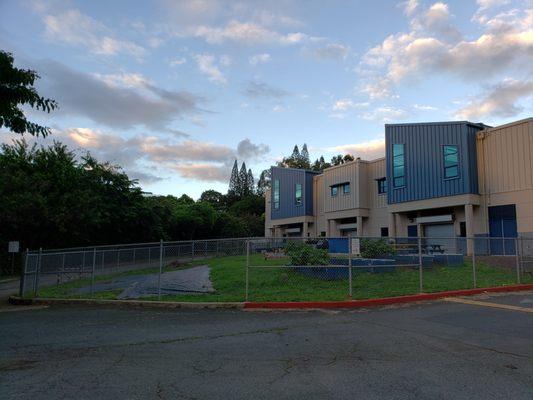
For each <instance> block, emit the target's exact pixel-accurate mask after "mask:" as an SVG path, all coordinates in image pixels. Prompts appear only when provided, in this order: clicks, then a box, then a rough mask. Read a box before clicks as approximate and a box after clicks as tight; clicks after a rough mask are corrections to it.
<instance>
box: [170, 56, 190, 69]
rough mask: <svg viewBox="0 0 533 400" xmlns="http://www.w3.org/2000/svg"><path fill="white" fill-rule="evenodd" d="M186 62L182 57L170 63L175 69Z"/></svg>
mask: <svg viewBox="0 0 533 400" xmlns="http://www.w3.org/2000/svg"><path fill="white" fill-rule="evenodd" d="M186 62H187V60H186V59H185V58H184V57H178V58H175V59H173V60H171V61H170V66H171V67H177V66H179V65H183V64H185V63H186Z"/></svg>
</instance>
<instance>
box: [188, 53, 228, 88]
mask: <svg viewBox="0 0 533 400" xmlns="http://www.w3.org/2000/svg"><path fill="white" fill-rule="evenodd" d="M194 59H195V60H196V64H197V65H198V69H199V70H200V72H201V73H203V74H205V75H207V76H208V77H209V80H210V81H212V82H215V83H219V84H223V85H225V84H226V83H227V79H226V77H225V76H224V74H223V73H222V71H220V69H219V68H218V66H217V65H216V59H215V56H213V55H211V54H197V55H196V56H194Z"/></svg>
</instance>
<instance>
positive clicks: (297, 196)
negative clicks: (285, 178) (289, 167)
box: [294, 183, 302, 206]
mask: <svg viewBox="0 0 533 400" xmlns="http://www.w3.org/2000/svg"><path fill="white" fill-rule="evenodd" d="M294 204H296V205H297V206H301V205H302V184H301V183H297V184H296V190H295V195H294Z"/></svg>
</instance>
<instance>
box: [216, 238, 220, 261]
mask: <svg viewBox="0 0 533 400" xmlns="http://www.w3.org/2000/svg"><path fill="white" fill-rule="evenodd" d="M216 244H217V253H216V256H215V258H218V251H219V247H220V241H219V240H218V239H217V241H216Z"/></svg>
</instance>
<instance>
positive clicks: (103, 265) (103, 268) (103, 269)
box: [102, 250, 105, 271]
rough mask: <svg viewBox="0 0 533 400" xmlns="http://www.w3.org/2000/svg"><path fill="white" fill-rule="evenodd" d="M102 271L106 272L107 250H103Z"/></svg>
mask: <svg viewBox="0 0 533 400" xmlns="http://www.w3.org/2000/svg"><path fill="white" fill-rule="evenodd" d="M102 271H105V250H102Z"/></svg>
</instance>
